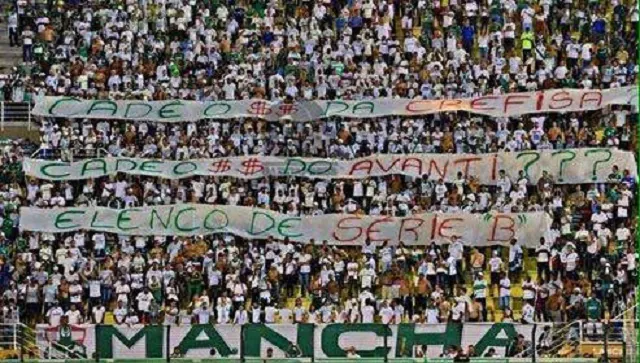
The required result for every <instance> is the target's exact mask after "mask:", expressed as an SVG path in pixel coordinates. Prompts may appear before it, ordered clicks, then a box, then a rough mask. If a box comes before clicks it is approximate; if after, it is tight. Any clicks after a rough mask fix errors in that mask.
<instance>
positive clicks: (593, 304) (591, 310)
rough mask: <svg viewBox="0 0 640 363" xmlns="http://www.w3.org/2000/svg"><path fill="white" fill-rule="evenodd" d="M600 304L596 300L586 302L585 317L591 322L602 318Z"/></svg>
mask: <svg viewBox="0 0 640 363" xmlns="http://www.w3.org/2000/svg"><path fill="white" fill-rule="evenodd" d="M601 314H602V303H600V301H599V300H598V299H593V298H591V299H589V300H587V317H588V318H589V319H592V320H598V319H600V317H601V316H602V315H601Z"/></svg>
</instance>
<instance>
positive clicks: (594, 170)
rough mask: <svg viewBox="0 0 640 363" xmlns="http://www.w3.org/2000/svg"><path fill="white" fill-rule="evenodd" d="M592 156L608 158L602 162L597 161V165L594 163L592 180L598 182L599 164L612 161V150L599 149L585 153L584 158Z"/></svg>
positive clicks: (601, 160)
mask: <svg viewBox="0 0 640 363" xmlns="http://www.w3.org/2000/svg"><path fill="white" fill-rule="evenodd" d="M591 154H606V155H607V156H606V157H605V158H603V159H600V160H596V162H595V163H593V169H592V170H591V174H592V175H591V180H594V181H595V180H598V175H597V174H596V172H597V171H598V164H601V163H606V162H607V161H609V160H611V150H609V149H598V150H587V151H586V152H585V153H584V156H589V155H591Z"/></svg>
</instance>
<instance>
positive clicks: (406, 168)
mask: <svg viewBox="0 0 640 363" xmlns="http://www.w3.org/2000/svg"><path fill="white" fill-rule="evenodd" d="M613 166H617V167H618V168H619V169H620V171H623V170H629V173H630V175H631V176H635V175H636V170H637V169H636V162H635V157H634V155H633V153H631V152H628V151H620V150H617V149H567V150H555V151H542V152H538V151H524V152H501V153H494V154H407V155H374V156H370V157H365V158H359V159H354V160H348V161H345V160H337V159H317V158H284V157H272V156H251V157H229V158H217V159H193V160H186V161H172V160H158V159H139V158H120V157H106V158H99V159H87V160H83V161H77V162H73V163H66V162H59V161H48V160H38V159H25V160H24V163H23V168H24V171H25V173H26V175H28V176H32V177H36V178H39V179H47V180H77V179H88V178H97V177H101V176H105V175H114V174H116V173H127V174H133V175H148V176H158V177H162V178H166V179H179V178H186V177H190V176H194V175H202V176H233V177H236V178H242V179H252V178H262V177H265V176H268V175H272V176H300V177H308V178H321V179H331V178H336V179H363V178H368V177H372V176H382V175H389V174H400V175H407V176H413V177H421V176H423V175H424V174H428V175H429V177H430V179H432V180H438V179H441V178H442V179H444V180H445V181H446V182H453V181H454V180H456V179H457V178H458V173H459V172H461V173H462V174H463V176H464V177H465V178H467V177H468V176H474V177H476V178H478V180H479V182H480V183H481V184H484V185H495V184H496V183H497V182H498V179H499V178H500V170H504V171H505V172H506V174H507V175H508V176H509V177H510V178H511V180H512V181H513V182H515V181H516V180H517V179H518V172H519V171H521V170H522V171H525V172H526V174H528V176H529V182H530V183H537V181H538V180H539V179H540V177H541V176H542V172H543V171H547V172H548V173H549V174H550V175H552V176H553V177H554V179H555V181H556V182H558V183H570V184H577V183H591V182H606V181H607V180H608V176H609V175H610V174H611V170H612V168H613Z"/></svg>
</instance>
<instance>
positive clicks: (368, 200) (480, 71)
mask: <svg viewBox="0 0 640 363" xmlns="http://www.w3.org/2000/svg"><path fill="white" fill-rule="evenodd" d="M637 22H638V10H637V4H636V1H635V0H633V1H627V0H613V1H606V2H601V1H597V0H589V1H584V0H574V1H571V0H564V1H553V0H540V1H538V0H521V1H515V0H500V1H499V0H493V1H491V0H489V1H487V0H440V1H424V0H417V1H392V0H389V1H381V0H348V1H347V0H323V1H319V0H318V1H308V0H298V1H276V0H271V1H260V0H254V1H240V0H238V1H235V0H228V1H222V0H211V1H206V2H196V1H184V0H169V1H126V2H118V1H110V0H106V1H80V0H74V1H68V2H52V1H50V2H48V3H47V4H41V3H36V4H33V2H32V1H24V0H22V1H18V2H17V8H16V9H15V14H12V15H11V16H10V17H9V19H8V26H9V31H10V34H11V37H12V44H13V43H15V44H16V45H17V46H22V47H23V51H24V60H25V65H24V66H22V67H20V69H16V70H15V73H14V74H13V75H12V78H11V79H10V80H9V81H8V82H6V83H5V90H6V91H5V97H7V98H8V99H13V98H14V96H15V95H16V94H22V93H28V94H31V95H33V97H37V96H42V95H75V96H80V97H88V98H113V99H147V100H164V99H174V98H179V99H194V100H216V99H225V100H234V99H236V100H237V99H247V98H266V99H271V100H287V101H292V100H298V99H336V98H340V99H371V98H378V97H403V98H416V97H418V98H426V99H433V98H452V97H470V96H476V95H484V94H501V93H507V92H515V91H534V90H542V89H550V88H558V87H572V88H610V87H620V86H625V85H632V84H635V82H636V77H637V73H638V68H637V65H636V62H637V59H636V58H635V57H636V49H637V40H636V38H637V34H636V25H637ZM636 117H637V109H636V108H635V107H634V108H631V107H625V106H615V107H607V108H604V109H602V110H599V111H590V112H582V113H569V114H564V113H549V114H535V115H531V116H519V117H511V118H508V117H504V118H488V117H482V116H475V115H469V114H466V113H442V114H436V115H430V116H424V117H411V118H406V117H386V118H376V119H364V120H362V119H359V120H351V119H342V118H331V119H327V120H323V121H317V122H313V123H293V122H281V123H269V122H264V121H261V120H257V119H233V120H225V121H200V122H193V123H186V122H185V123H178V124H162V123H150V122H135V123H134V122H126V121H113V120H82V119H71V120H68V119H44V120H42V127H41V128H40V145H39V146H38V149H39V153H38V154H39V156H40V157H42V158H49V159H61V160H70V159H72V158H74V157H77V156H78V155H88V156H95V155H99V153H103V155H106V154H107V153H108V154H110V155H118V156H132V157H133V156H138V157H146V158H162V159H174V160H186V159H190V158H214V157H220V156H234V155H276V156H309V157H331V158H339V159H353V158H355V157H360V156H367V155H371V154H375V153H389V154H402V153H488V152H496V151H508V152H516V151H522V150H548V149H565V148H581V147H611V148H620V149H622V150H633V149H634V147H635V145H636V142H637V141H636V140H635V135H636V127H637V124H636V122H635V119H636ZM25 149H26V147H25V144H24V143H22V142H15V143H13V144H9V145H7V146H5V147H4V148H3V149H2V155H1V157H2V159H1V163H0V217H1V222H2V223H1V224H0V225H1V228H2V233H0V293H1V295H2V299H1V302H0V304H1V308H2V310H1V315H2V317H3V319H4V321H15V320H17V319H20V320H21V321H24V322H27V323H30V324H33V323H42V322H44V323H48V324H51V325H54V326H55V325H58V324H60V322H61V319H62V318H65V319H67V321H68V322H69V323H70V324H78V323H81V322H96V323H100V322H104V321H105V318H106V317H107V316H108V315H111V316H112V318H113V320H114V321H115V323H117V324H138V323H165V324H189V323H217V324H224V323H236V324H244V323H249V322H265V323H288V322H291V323H292V322H312V323H313V322H315V323H328V322H374V321H380V322H382V323H390V324H395V323H400V322H427V323H436V322H446V321H450V320H453V321H472V322H477V321H520V322H523V323H528V324H530V323H534V322H536V321H551V322H565V321H571V320H575V319H589V320H593V321H597V320H600V319H603V318H604V317H605V316H608V317H614V316H616V315H618V314H619V313H621V312H622V311H624V310H625V309H626V307H627V305H626V304H627V302H629V301H635V294H636V292H635V289H634V286H633V282H634V281H635V278H636V273H637V272H636V270H637V269H636V264H637V256H636V251H635V249H634V245H633V236H634V235H635V230H636V226H635V223H634V217H635V213H634V211H633V207H632V206H633V205H634V203H635V200H636V199H635V198H637V196H636V195H635V191H636V182H637V175H632V174H631V173H630V172H629V171H628V170H619V169H617V168H613V169H612V170H611V173H610V176H609V178H608V181H607V183H598V184H579V185H571V184H559V183H558V182H557V180H556V179H557V176H556V175H552V174H551V173H547V174H545V175H544V176H543V177H542V178H540V179H539V180H528V178H527V177H526V176H525V174H524V172H521V174H520V177H519V178H517V179H513V180H512V179H510V178H509V177H508V176H507V175H506V174H503V173H501V176H500V180H499V181H498V184H497V185H495V186H487V185H480V184H479V182H478V180H477V179H476V178H474V177H473V175H471V176H469V177H467V178H465V177H464V176H463V175H462V174H460V175H459V177H458V178H457V179H456V180H452V181H446V182H445V181H442V180H440V181H434V180H430V178H429V176H428V175H425V176H424V177H422V178H415V179H414V178H410V177H403V176H385V177H374V178H368V179H364V180H341V179H332V180H316V179H309V178H295V177H287V178H274V177H269V178H264V179H255V180H242V179H237V178H231V177H193V178H185V179H181V180H176V181H170V180H163V179H160V178H155V177H142V176H132V175H118V176H109V177H102V178H95V179H89V180H85V181H61V182H52V181H45V180H36V179H32V178H25V177H24V174H23V171H22V170H21V165H20V163H21V161H22V159H23V158H24V157H25V156H28V154H26V151H25ZM188 202H192V203H207V204H226V205H244V206H254V207H258V208H265V209H271V210H277V211H280V212H282V213H287V214H290V215H295V216H298V215H318V214H325V213H354V214H361V215H362V214H367V215H388V216H405V215H410V214H411V213H421V212H427V211H429V212H450V213H454V212H455V213H485V212H487V211H501V212H512V211H513V212H523V211H543V212H546V213H547V214H548V215H549V217H550V218H552V219H553V227H552V233H551V234H550V235H551V236H550V237H549V238H546V239H542V240H541V241H539V247H537V248H536V249H535V250H527V249H523V248H522V246H521V245H522V241H517V240H513V241H512V242H511V243H510V246H504V247H492V248H484V247H483V248H475V247H474V243H473V242H474V241H463V240H461V239H459V238H453V239H452V240H451V241H450V243H449V244H447V245H436V244H435V243H434V244H431V245H427V246H405V245H404V244H402V243H399V244H394V243H390V244H387V243H384V244H382V245H375V244H373V243H366V244H365V245H363V246H361V247H357V248H355V247H336V246H331V245H330V244H329V243H327V242H325V241H316V242H317V244H315V245H313V244H296V243H291V242H289V241H288V240H267V241H257V240H245V239H241V238H238V237H235V236H232V235H229V234H213V235H207V236H194V237H187V238H185V237H143V236H124V235H115V234H112V233H102V232H93V231H78V232H74V233H66V234H56V235H54V234H49V233H30V232H26V231H20V230H19V215H18V208H19V207H20V206H36V207H40V208H58V207H64V206H83V205H100V206H109V207H112V208H125V207H134V206H144V205H158V204H175V203H188ZM536 243H537V241H536ZM527 261H535V265H534V266H529V265H528V263H526V262H527Z"/></svg>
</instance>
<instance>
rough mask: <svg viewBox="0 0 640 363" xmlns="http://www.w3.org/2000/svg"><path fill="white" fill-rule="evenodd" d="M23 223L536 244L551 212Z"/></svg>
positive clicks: (31, 218)
mask: <svg viewBox="0 0 640 363" xmlns="http://www.w3.org/2000/svg"><path fill="white" fill-rule="evenodd" d="M20 228H21V229H22V230H26V231H37V232H51V233H59V232H72V231H77V230H92V231H104V232H112V233H117V234H124V235H143V236H158V235H180V236H191V235H204V234H212V233H231V234H234V235H237V236H241V237H244V238H251V239H266V238H268V237H274V238H276V239H284V238H285V237H288V238H289V239H290V240H291V241H297V242H303V243H309V242H311V240H313V241H314V242H315V243H322V242H323V241H325V240H326V241H328V242H329V243H330V244H334V245H358V244H363V243H364V241H365V239H369V240H371V241H372V242H374V243H381V242H383V241H389V242H390V243H393V244H397V243H398V242H404V243H405V244H408V245H425V244H428V243H430V242H431V241H436V242H437V243H450V242H451V238H452V237H454V236H460V237H461V238H462V240H463V242H464V243H465V244H467V245H473V246H491V245H496V244H508V243H509V241H511V239H513V238H517V239H518V240H519V241H521V242H520V243H521V244H522V245H523V246H526V247H531V248H533V247H536V246H537V245H538V244H539V240H540V237H544V236H545V234H546V232H547V231H549V228H550V218H548V217H547V215H546V214H545V213H544V212H534V213H509V214H504V213H486V214H472V213H425V214H415V215H409V216H407V217H386V216H356V215H353V214H327V215H320V216H302V217H293V216H289V215H286V214H281V213H276V212H273V211H269V210H265V209H258V208H251V207H239V206H222V205H207V204H176V205H162V206H150V207H140V208H130V209H110V208H105V207H86V208H54V209H42V208H31V207H22V208H20Z"/></svg>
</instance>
